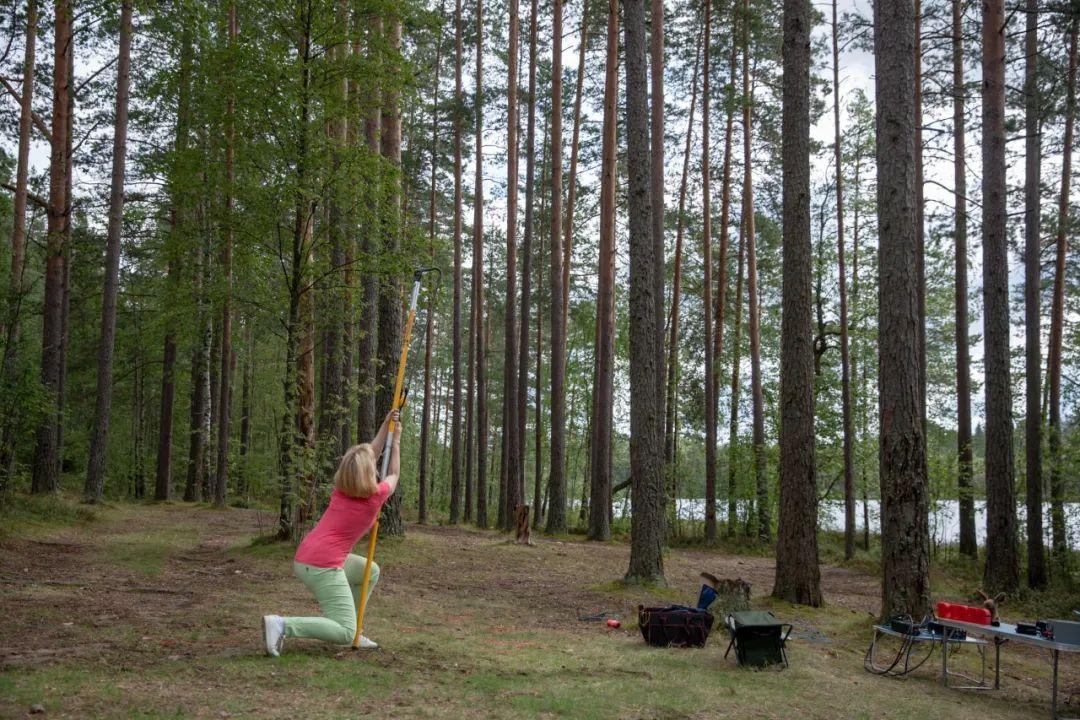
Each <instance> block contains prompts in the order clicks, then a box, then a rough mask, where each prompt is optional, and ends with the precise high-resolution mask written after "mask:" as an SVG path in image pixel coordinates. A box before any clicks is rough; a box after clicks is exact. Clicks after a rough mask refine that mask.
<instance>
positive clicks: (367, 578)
mask: <svg viewBox="0 0 1080 720" xmlns="http://www.w3.org/2000/svg"><path fill="white" fill-rule="evenodd" d="M377 537H379V521H378V520H376V521H375V524H374V525H372V527H371V535H370V537H368V549H367V562H366V563H365V564H364V579H363V581H362V582H361V583H360V607H359V609H357V611H356V633H355V634H354V635H353V640H352V647H353V650H356V649H358V648H359V647H360V635H361V634H362V633H363V631H364V611H365V610H367V596H368V585H369V584H370V583H371V564H372V562H373V561H374V559H375V539H376V538H377Z"/></svg>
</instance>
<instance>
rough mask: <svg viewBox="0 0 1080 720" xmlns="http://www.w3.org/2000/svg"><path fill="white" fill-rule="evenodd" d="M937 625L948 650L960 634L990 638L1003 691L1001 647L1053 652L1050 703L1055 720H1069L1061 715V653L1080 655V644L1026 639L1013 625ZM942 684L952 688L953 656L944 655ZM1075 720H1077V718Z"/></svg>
mask: <svg viewBox="0 0 1080 720" xmlns="http://www.w3.org/2000/svg"><path fill="white" fill-rule="evenodd" d="M937 622H938V623H939V624H940V625H941V626H942V628H943V632H944V634H945V640H946V642H945V643H942V646H943V647H945V646H947V644H948V639H949V636H950V635H951V634H953V633H954V632H958V631H963V632H966V633H967V634H968V635H978V636H980V637H985V638H990V639H992V640H993V641H994V689H995V690H996V689H998V688H1000V687H1001V646H1002V645H1004V644H1005V643H1007V642H1016V643H1020V644H1022V645H1031V646H1033V647H1037V648H1041V649H1043V650H1050V651H1051V653H1052V655H1053V658H1054V660H1053V664H1054V685H1053V694H1052V696H1051V701H1050V711H1051V717H1053V718H1054V720H1067V719H1066V718H1064V717H1063V716H1061V715H1059V714H1058V663H1059V657H1060V655H1061V653H1063V652H1064V653H1080V644H1074V643H1065V642H1055V641H1054V640H1050V639H1047V638H1044V637H1042V636H1041V635H1024V634H1023V633H1018V632H1016V625H1013V624H1012V623H1004V622H1003V623H999V624H998V625H996V626H995V625H977V624H975V623H968V622H961V621H960V620H947V619H942V618H938V619H937ZM941 682H942V684H944V685H945V686H946V687H948V685H949V654H948V653H947V652H942V653H941ZM1073 720H1077V719H1076V718H1073Z"/></svg>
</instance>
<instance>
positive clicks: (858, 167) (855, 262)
mask: <svg viewBox="0 0 1080 720" xmlns="http://www.w3.org/2000/svg"><path fill="white" fill-rule="evenodd" d="M862 151H863V126H862V124H861V123H860V124H859V129H858V132H857V133H856V138H855V177H854V192H853V193H852V202H851V206H852V217H851V307H852V308H854V310H855V322H854V323H853V327H854V330H855V335H854V337H853V338H852V342H851V387H852V389H853V390H854V388H859V390H858V393H856V394H855V395H854V398H853V400H852V404H853V405H854V406H855V417H856V425H855V441H856V443H859V442H861V441H862V438H863V433H864V432H865V431H866V426H867V402H866V397H867V395H866V378H867V376H868V375H869V374H870V373H869V371H868V370H863V373H862V375H859V364H858V358H859V353H858V352H856V350H857V345H856V343H857V341H858V340H859V339H860V338H861V337H862V334H863V328H862V327H861V323H860V320H859V318H861V317H862V304H861V303H860V300H859V298H860V295H859V230H860V229H861V227H862V226H861V224H860V223H859V203H860V200H859V192H860V190H861V188H862V186H861V185H860V183H859V178H860V176H861V175H862V158H863V156H862ZM859 478H860V485H861V486H862V487H861V490H862V516H863V533H862V546H863V550H865V551H869V550H870V497H869V495H870V489H869V480H868V479H867V474H866V463H865V462H862V461H861V460H860V473H859Z"/></svg>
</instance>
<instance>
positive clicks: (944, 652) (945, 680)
mask: <svg viewBox="0 0 1080 720" xmlns="http://www.w3.org/2000/svg"><path fill="white" fill-rule="evenodd" d="M941 684H942V685H944V686H945V687H949V628H947V627H946V628H942V629H941Z"/></svg>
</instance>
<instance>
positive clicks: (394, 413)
mask: <svg viewBox="0 0 1080 720" xmlns="http://www.w3.org/2000/svg"><path fill="white" fill-rule="evenodd" d="M386 420H387V421H388V422H390V421H392V422H393V423H394V425H400V424H401V411H400V410H391V411H390V412H388V413H387V414H386Z"/></svg>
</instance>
